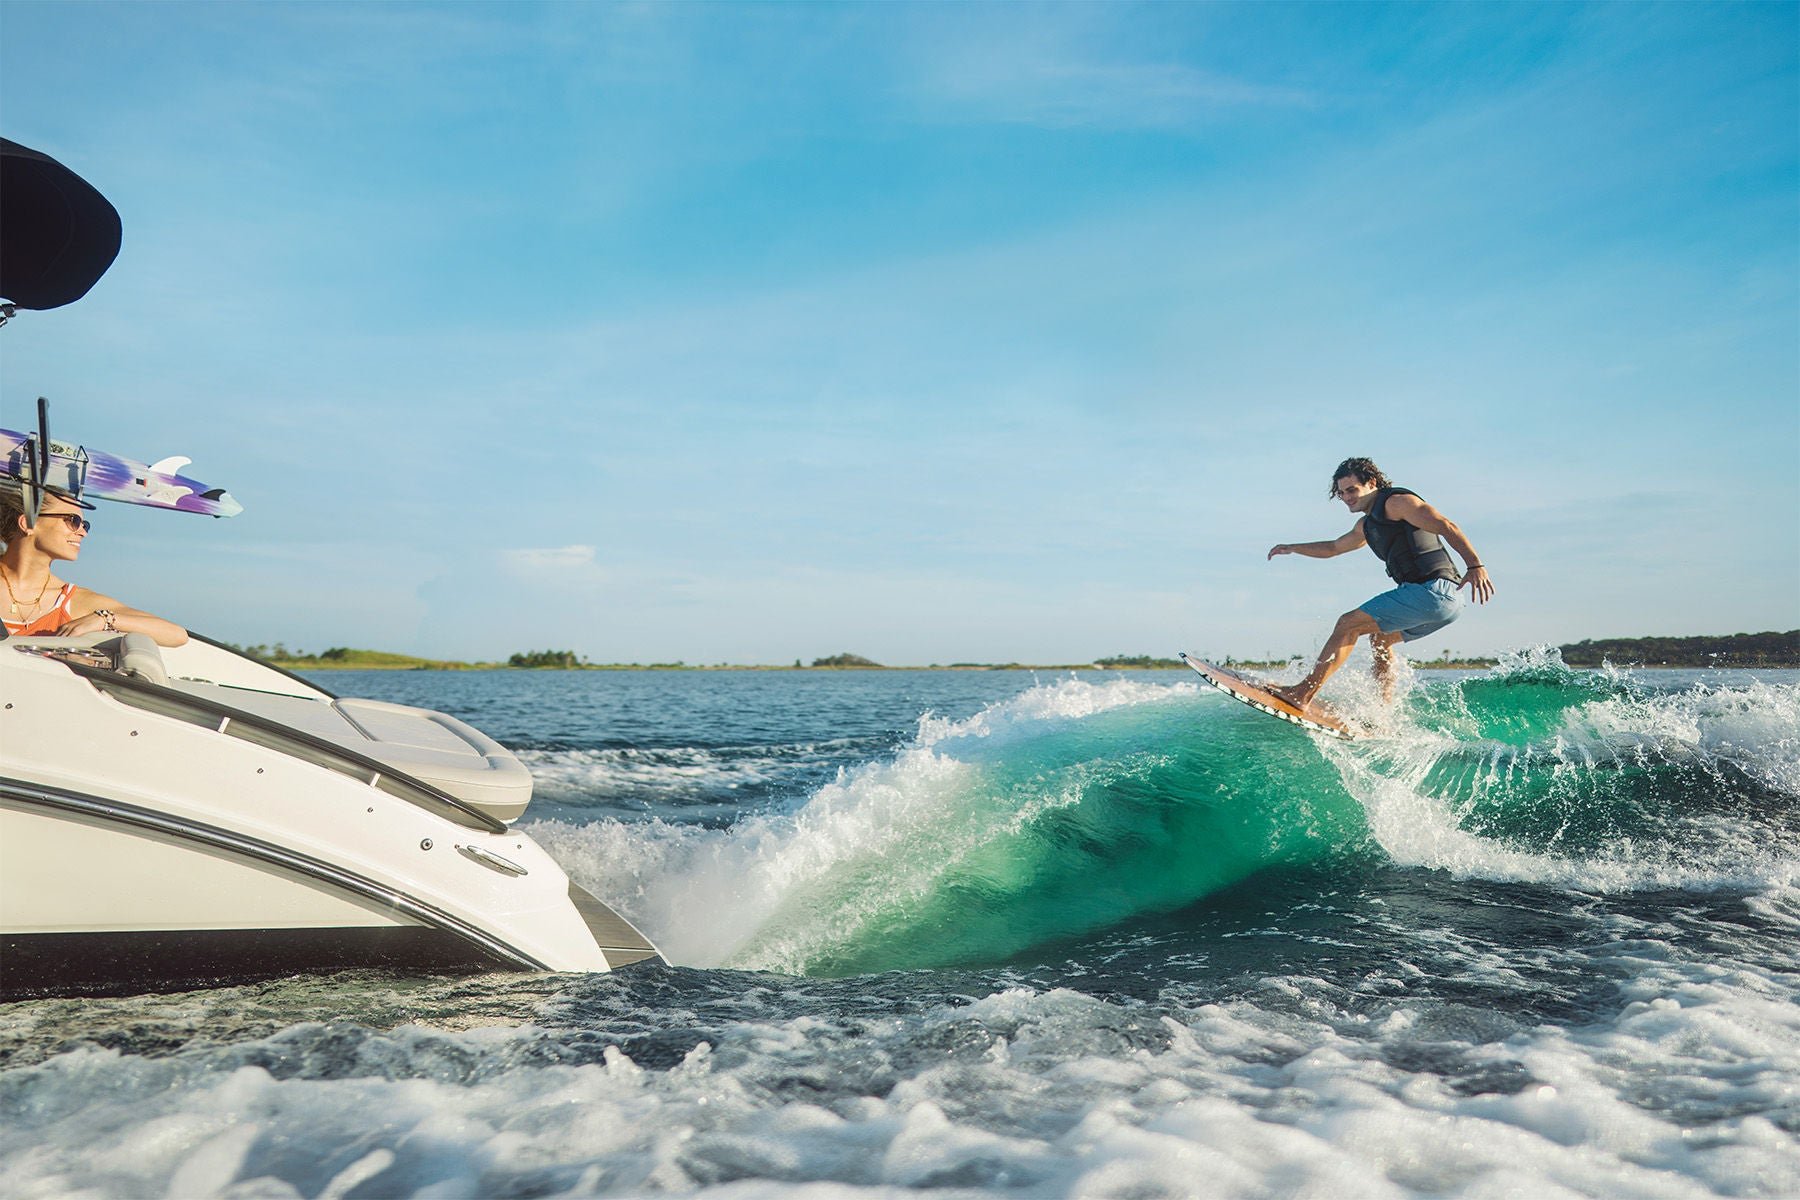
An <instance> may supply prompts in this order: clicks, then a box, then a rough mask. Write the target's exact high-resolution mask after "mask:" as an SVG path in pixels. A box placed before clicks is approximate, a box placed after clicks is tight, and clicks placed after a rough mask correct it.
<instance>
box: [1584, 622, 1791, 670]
mask: <svg viewBox="0 0 1800 1200" xmlns="http://www.w3.org/2000/svg"><path fill="white" fill-rule="evenodd" d="M1561 650H1562V658H1563V661H1564V662H1565V663H1567V664H1569V665H1570V666H1571V667H1597V666H1600V665H1601V664H1602V663H1606V662H1611V663H1616V664H1618V665H1620V666H1625V665H1628V664H1632V663H1641V664H1642V665H1644V666H1647V667H1800V629H1790V630H1788V631H1787V632H1786V633H1774V632H1770V633H1733V634H1727V635H1724V636H1721V637H1646V638H1599V639H1590V640H1588V641H1582V642H1576V643H1574V644H1573V645H1569V646H1563V647H1561Z"/></svg>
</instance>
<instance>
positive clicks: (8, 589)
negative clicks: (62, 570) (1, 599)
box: [0, 567, 50, 616]
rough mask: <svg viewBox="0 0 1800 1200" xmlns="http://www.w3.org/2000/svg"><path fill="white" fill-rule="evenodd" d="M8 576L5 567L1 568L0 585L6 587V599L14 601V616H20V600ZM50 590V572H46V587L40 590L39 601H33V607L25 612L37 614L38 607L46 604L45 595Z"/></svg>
mask: <svg viewBox="0 0 1800 1200" xmlns="http://www.w3.org/2000/svg"><path fill="white" fill-rule="evenodd" d="M7 574H8V571H7V569H6V568H5V567H0V583H4V584H5V585H6V598H7V599H8V600H10V601H12V610H13V615H14V616H18V615H19V598H18V596H16V595H14V594H13V587H12V580H10V579H8V578H7V577H6V576H7ZM21 582H23V581H22V580H21ZM49 590H50V572H48V571H45V572H44V586H43V587H41V588H39V589H38V594H37V599H36V600H33V601H32V602H31V607H30V608H28V609H26V610H25V611H26V612H36V611H37V606H38V605H40V604H42V603H43V602H44V593H45V592H47V591H49Z"/></svg>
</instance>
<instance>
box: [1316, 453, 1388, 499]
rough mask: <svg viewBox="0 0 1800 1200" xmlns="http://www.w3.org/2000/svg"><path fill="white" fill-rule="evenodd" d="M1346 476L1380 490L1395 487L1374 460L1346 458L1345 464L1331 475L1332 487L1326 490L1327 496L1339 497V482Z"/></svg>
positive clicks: (1342, 463) (1339, 465)
mask: <svg viewBox="0 0 1800 1200" xmlns="http://www.w3.org/2000/svg"><path fill="white" fill-rule="evenodd" d="M1346 475H1348V476H1350V477H1351V478H1352V479H1354V480H1356V482H1358V483H1372V484H1374V485H1375V486H1376V487H1378V488H1384V487H1392V486H1393V484H1392V483H1391V482H1390V481H1389V479H1388V477H1387V476H1386V475H1383V474H1382V473H1381V468H1380V467H1378V466H1376V465H1375V460H1374V459H1372V458H1346V459H1345V460H1344V461H1343V462H1341V463H1339V464H1338V466H1337V470H1335V471H1333V472H1332V473H1331V486H1330V487H1329V488H1327V489H1326V491H1325V494H1326V495H1327V496H1330V497H1333V498H1334V499H1335V498H1336V496H1337V481H1338V480H1340V479H1342V478H1344V476H1346Z"/></svg>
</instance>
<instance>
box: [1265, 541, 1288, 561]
mask: <svg viewBox="0 0 1800 1200" xmlns="http://www.w3.org/2000/svg"><path fill="white" fill-rule="evenodd" d="M1293 552H1294V548H1293V547H1292V546H1290V545H1288V544H1287V543H1286V542H1283V543H1281V545H1279V546H1275V547H1273V548H1272V549H1270V551H1269V558H1274V557H1275V556H1276V555H1277V554H1292V553H1293ZM1269 558H1265V559H1263V561H1264V562H1268V561H1269Z"/></svg>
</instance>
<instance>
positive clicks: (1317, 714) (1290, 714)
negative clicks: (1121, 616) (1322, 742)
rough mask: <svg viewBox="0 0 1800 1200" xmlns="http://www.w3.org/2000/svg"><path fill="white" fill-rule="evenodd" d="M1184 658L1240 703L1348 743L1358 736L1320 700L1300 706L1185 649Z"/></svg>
mask: <svg viewBox="0 0 1800 1200" xmlns="http://www.w3.org/2000/svg"><path fill="white" fill-rule="evenodd" d="M1181 661H1182V662H1184V663H1186V664H1187V665H1188V666H1190V667H1192V668H1193V669H1194V670H1195V671H1196V672H1198V673H1199V676H1200V678H1202V679H1204V680H1206V682H1208V683H1210V684H1212V685H1213V686H1214V687H1216V688H1218V689H1219V690H1220V691H1221V692H1224V693H1225V694H1226V695H1227V696H1230V697H1231V698H1232V699H1233V700H1236V701H1237V702H1238V703H1239V704H1245V705H1248V706H1249V707H1251V708H1253V709H1255V710H1256V711H1257V712H1260V713H1267V714H1268V715H1269V716H1271V717H1280V718H1281V719H1282V720H1283V721H1289V722H1292V723H1293V724H1295V725H1299V726H1302V727H1303V728H1306V729H1310V730H1312V731H1313V732H1314V733H1322V734H1325V735H1326V736H1327V737H1334V738H1340V739H1342V740H1343V741H1346V742H1348V741H1350V740H1352V739H1353V738H1355V737H1356V730H1355V729H1353V728H1351V727H1350V726H1349V725H1348V724H1346V723H1345V722H1344V720H1343V718H1341V717H1339V716H1338V715H1337V714H1336V713H1334V712H1332V711H1331V710H1330V709H1328V708H1326V707H1325V706H1324V705H1323V704H1320V703H1318V702H1317V701H1314V702H1313V703H1311V704H1309V705H1307V706H1306V707H1305V708H1299V707H1296V706H1295V705H1292V704H1289V703H1288V702H1287V701H1286V700H1283V699H1282V698H1281V697H1280V696H1277V695H1275V694H1274V693H1273V692H1270V691H1269V690H1267V689H1266V688H1265V687H1264V686H1263V685H1262V684H1259V683H1256V682H1254V681H1252V680H1249V679H1245V678H1244V677H1243V676H1242V675H1239V674H1238V673H1237V672H1235V671H1228V670H1226V669H1225V668H1224V667H1215V666H1213V665H1212V664H1211V663H1209V662H1202V661H1201V660H1199V659H1197V658H1194V657H1192V656H1191V655H1189V654H1187V653H1186V652H1185V651H1183V652H1182V654H1181Z"/></svg>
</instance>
